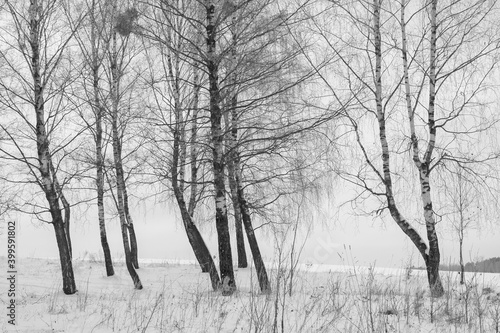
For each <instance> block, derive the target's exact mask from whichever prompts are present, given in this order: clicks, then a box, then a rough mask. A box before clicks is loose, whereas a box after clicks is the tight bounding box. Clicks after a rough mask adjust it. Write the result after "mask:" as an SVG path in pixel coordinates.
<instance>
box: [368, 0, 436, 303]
mask: <svg viewBox="0 0 500 333" xmlns="http://www.w3.org/2000/svg"><path fill="white" fill-rule="evenodd" d="M374 1H375V2H376V3H377V5H376V6H375V7H376V8H375V35H376V36H375V38H376V42H375V56H376V59H377V60H376V61H377V64H376V70H377V88H378V87H379V85H380V86H381V79H380V75H381V73H380V63H381V58H382V56H381V54H382V53H381V37H380V0H374ZM405 6H406V4H405V3H404V2H402V3H401V35H402V48H401V51H402V58H403V73H404V74H403V75H404V83H405V93H406V107H407V110H408V119H409V123H410V134H411V136H410V139H411V147H412V151H413V162H414V164H415V166H416V168H417V169H418V172H419V182H420V193H421V200H422V205H423V214H424V220H425V225H426V230H427V240H428V242H429V248H428V249H427V247H426V246H425V243H424V241H423V239H421V238H420V235H418V234H417V235H418V237H416V236H413V237H412V236H410V238H411V239H412V241H413V242H414V243H415V245H416V246H417V248H418V249H419V251H420V254H421V255H422V257H423V258H424V262H425V265H426V268H427V279H428V282H429V287H430V289H431V294H432V296H434V297H440V296H442V295H443V294H444V288H443V285H442V282H441V278H440V276H439V263H440V252H439V241H438V236H437V233H436V220H435V217H434V211H433V208H432V198H431V187H430V172H431V167H430V164H431V162H432V154H433V151H434V147H435V143H436V126H435V120H434V103H435V98H436V90H435V89H436V64H435V59H436V29H437V25H436V6H437V1H436V0H432V3H431V14H430V18H431V38H430V44H431V45H430V60H429V61H430V65H429V107H428V121H427V125H428V129H429V142H428V145H427V149H426V152H425V155H424V157H423V161H422V160H421V159H420V155H419V151H420V149H419V142H418V138H417V135H416V129H415V118H414V117H415V111H414V109H413V106H412V100H411V90H410V83H409V73H408V72H409V71H408V56H407V54H408V52H407V39H406V20H405ZM381 103H382V97H381V92H380V91H379V90H377V106H378V104H380V105H381ZM377 112H378V113H379V116H380V115H381V119H382V121H383V122H384V123H383V127H384V129H383V131H384V137H385V120H384V119H383V117H384V115H383V114H382V110H381V107H380V110H379V108H378V107H377ZM381 119H380V118H379V123H380V122H381ZM381 128H382V125H381ZM381 132H382V129H381ZM381 137H382V134H381ZM381 141H382V139H381ZM384 155H387V156H386V158H384V157H383V158H384V173H385V167H386V164H385V160H387V168H389V150H388V147H387V146H386V147H384V146H383V156H384ZM387 184H391V188H392V183H386V186H387ZM391 195H392V190H391ZM394 205H395V204H394ZM398 215H399V213H398ZM411 230H413V231H414V229H413V228H411ZM403 231H404V229H403ZM407 234H408V233H407ZM422 243H424V246H423V247H422Z"/></svg>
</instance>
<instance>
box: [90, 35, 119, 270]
mask: <svg viewBox="0 0 500 333" xmlns="http://www.w3.org/2000/svg"><path fill="white" fill-rule="evenodd" d="M92 46H93V57H94V64H93V71H92V72H93V73H92V74H93V77H94V78H93V88H94V113H95V117H96V124H95V126H96V128H95V130H96V134H95V146H96V150H95V151H96V152H95V155H96V156H95V160H96V162H95V163H96V187H97V216H98V219H99V234H100V238H101V246H102V251H103V253H104V264H105V267H106V275H107V276H113V275H114V274H115V270H114V268H113V261H112V259H111V251H110V249H109V243H108V237H107V233H106V221H105V218H104V156H103V153H102V134H103V129H102V122H103V112H104V109H103V106H102V105H101V101H100V99H99V74H98V68H99V66H98V65H97V57H96V54H95V52H94V51H95V47H94V44H93V45H92Z"/></svg>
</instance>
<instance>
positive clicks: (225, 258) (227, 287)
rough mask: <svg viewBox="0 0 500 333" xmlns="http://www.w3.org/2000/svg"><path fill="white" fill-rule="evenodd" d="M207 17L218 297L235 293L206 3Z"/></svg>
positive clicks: (211, 21)
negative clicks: (217, 253)
mask: <svg viewBox="0 0 500 333" xmlns="http://www.w3.org/2000/svg"><path fill="white" fill-rule="evenodd" d="M206 13H207V26H206V31H207V60H206V61H207V62H206V65H207V73H208V81H209V94H210V125H211V127H210V129H211V144H212V156H213V157H212V163H213V175H214V187H215V224H216V229H217V236H218V243H219V268H220V275H221V281H222V294H223V295H224V296H228V295H231V294H233V293H234V291H235V290H236V281H235V280H234V271H233V257H232V253H231V236H230V234H229V225H228V219H227V202H226V193H225V191H226V189H225V181H224V178H225V175H224V152H223V141H224V132H223V131H222V111H221V108H220V91H219V61H218V59H217V55H216V53H215V45H216V34H217V28H216V26H215V24H216V22H215V21H216V20H215V5H214V3H213V2H212V1H210V2H209V3H208V4H207V6H206Z"/></svg>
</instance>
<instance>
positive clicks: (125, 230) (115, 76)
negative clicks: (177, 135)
mask: <svg viewBox="0 0 500 333" xmlns="http://www.w3.org/2000/svg"><path fill="white" fill-rule="evenodd" d="M111 47H112V50H111V59H110V60H111V64H110V67H111V80H112V82H111V101H112V107H111V130H112V137H113V158H114V164H115V172H116V193H117V195H116V196H117V209H118V215H119V217H120V225H121V231H122V239H123V247H124V251H125V263H126V266H127V270H128V272H129V274H130V276H131V278H132V281H133V283H134V287H135V288H136V289H142V283H141V280H140V278H139V275H138V274H137V272H136V271H135V268H136V266H135V265H134V253H133V252H132V251H131V244H130V243H131V241H130V238H129V237H130V229H129V221H128V220H127V216H126V211H125V198H124V196H125V177H124V174H123V164H122V163H123V162H122V156H121V142H120V136H119V133H118V109H119V87H120V76H121V73H120V72H119V68H118V60H117V52H116V31H114V32H113V35H112V46H111Z"/></svg>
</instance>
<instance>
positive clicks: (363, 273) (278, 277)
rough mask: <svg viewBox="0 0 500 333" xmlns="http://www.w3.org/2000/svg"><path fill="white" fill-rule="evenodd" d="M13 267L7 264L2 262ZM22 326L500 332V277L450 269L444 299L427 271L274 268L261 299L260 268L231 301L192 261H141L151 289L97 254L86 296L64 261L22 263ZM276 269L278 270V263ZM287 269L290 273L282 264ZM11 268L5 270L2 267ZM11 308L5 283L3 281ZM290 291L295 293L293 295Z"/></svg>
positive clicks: (247, 275)
mask: <svg viewBox="0 0 500 333" xmlns="http://www.w3.org/2000/svg"><path fill="white" fill-rule="evenodd" d="M0 260H2V262H5V258H0ZM18 267H19V268H18V277H17V278H18V282H17V292H16V301H17V317H16V319H17V324H18V325H17V326H15V327H12V326H11V325H8V326H7V327H6V320H5V318H6V316H5V314H3V315H2V317H3V319H2V332H5V331H7V332H11V331H12V332H71V333H73V332H75V333H76V332H96V333H97V332H499V326H500V275H499V274H476V275H472V274H469V275H468V276H467V280H468V283H467V285H466V286H460V285H459V284H458V275H457V273H455V272H454V273H448V272H442V274H441V277H442V279H443V283H444V286H445V289H446V294H445V296H443V297H442V298H440V299H431V298H430V297H429V296H428V291H427V285H426V279H425V272H423V271H417V270H411V269H399V270H397V269H381V268H377V267H375V268H366V267H365V268H363V267H354V266H314V265H303V266H300V267H298V270H296V271H295V272H294V274H293V277H292V290H291V291H290V278H291V275H290V270H289V269H280V270H278V269H274V270H271V272H270V274H271V278H272V281H273V292H272V293H271V294H269V295H262V294H260V293H259V290H258V285H257V279H256V277H255V275H254V273H255V272H254V271H253V270H252V268H245V269H238V270H237V271H236V279H237V284H238V292H237V293H235V294H234V295H233V296H230V297H224V296H221V294H220V293H218V292H213V291H212V290H211V288H210V283H209V278H208V275H207V274H203V273H201V272H200V270H199V269H198V267H197V266H195V265H194V264H192V263H190V262H168V261H157V262H154V261H152V260H150V261H143V262H142V266H141V268H140V269H139V270H138V273H139V274H140V277H141V280H142V283H143V285H144V289H143V290H140V291H137V290H134V289H133V286H132V281H131V279H130V277H129V275H128V274H127V271H126V268H125V266H124V265H123V264H121V263H119V262H118V260H116V261H115V270H116V275H115V276H113V277H106V276H105V270H104V266H103V264H102V262H100V261H99V260H97V259H96V258H92V257H91V258H85V260H75V261H74V269H75V276H76V279H77V287H78V290H79V291H78V293H77V294H75V295H71V296H66V295H64V294H63V292H62V290H61V274H60V266H59V263H58V262H57V261H56V260H49V259H23V258H21V259H20V260H19V263H18ZM275 267H277V266H276V265H275ZM281 267H284V265H283V264H282V265H281ZM4 271H5V270H4ZM0 289H1V290H2V292H1V301H2V309H4V312H5V309H6V300H7V293H6V290H7V289H8V285H7V280H6V278H2V279H1V280H0ZM290 292H291V293H290Z"/></svg>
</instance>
